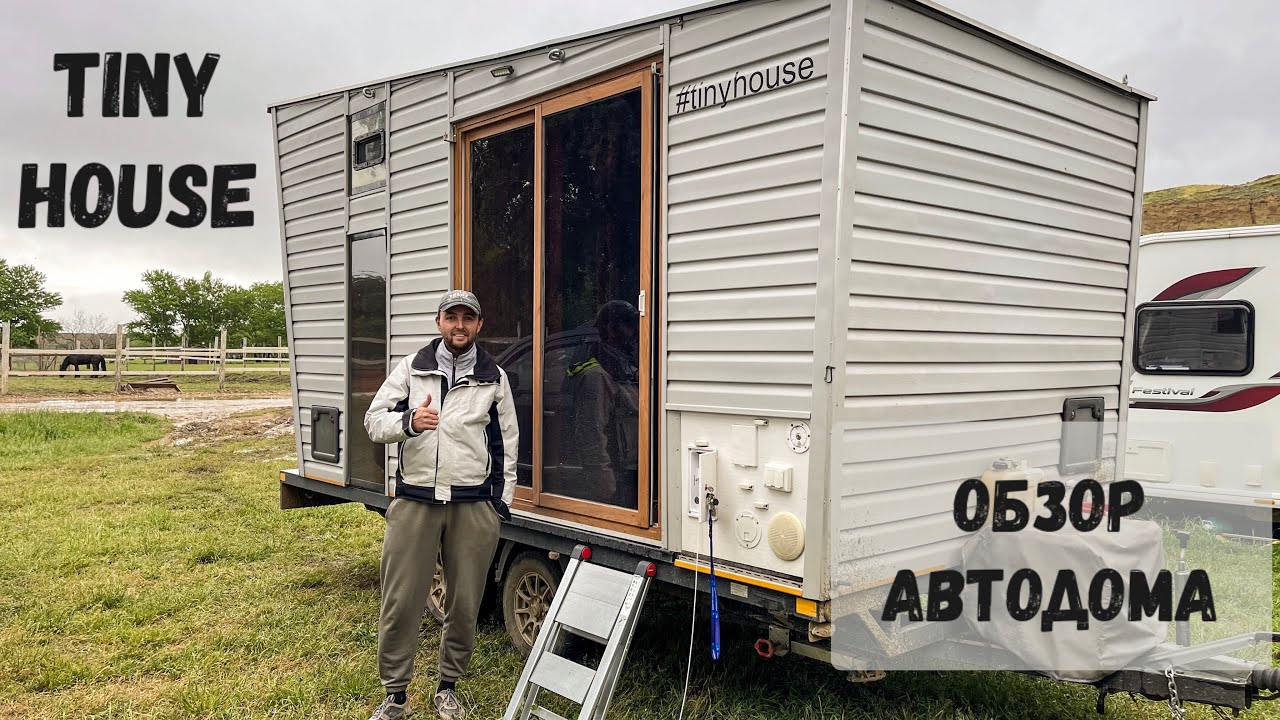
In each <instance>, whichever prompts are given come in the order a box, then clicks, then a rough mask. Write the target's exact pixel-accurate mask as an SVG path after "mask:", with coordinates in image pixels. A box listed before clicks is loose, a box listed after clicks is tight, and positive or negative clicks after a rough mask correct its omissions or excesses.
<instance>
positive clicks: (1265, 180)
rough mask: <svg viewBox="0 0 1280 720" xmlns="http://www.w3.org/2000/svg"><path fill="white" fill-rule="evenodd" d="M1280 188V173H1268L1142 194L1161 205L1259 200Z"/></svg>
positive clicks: (1153, 202) (1149, 202)
mask: <svg viewBox="0 0 1280 720" xmlns="http://www.w3.org/2000/svg"><path fill="white" fill-rule="evenodd" d="M1277 190H1280V175H1266V176H1264V177H1260V178H1258V179H1257V180H1252V181H1250V182H1247V183H1241V184H1239V185H1180V186H1178V187H1172V188H1165V189H1163V190H1152V191H1151V192H1148V193H1145V194H1143V196H1142V199H1143V202H1145V203H1148V204H1152V205H1159V204H1163V203H1180V202H1188V201H1205V200H1258V199H1262V198H1266V197H1270V196H1274V195H1275V194H1276V192H1277Z"/></svg>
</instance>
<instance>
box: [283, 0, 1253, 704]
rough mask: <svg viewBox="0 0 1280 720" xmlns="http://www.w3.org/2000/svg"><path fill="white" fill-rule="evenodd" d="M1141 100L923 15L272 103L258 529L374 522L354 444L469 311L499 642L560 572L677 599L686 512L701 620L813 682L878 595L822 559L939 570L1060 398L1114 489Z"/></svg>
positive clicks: (514, 61) (1043, 441) (677, 38)
mask: <svg viewBox="0 0 1280 720" xmlns="http://www.w3.org/2000/svg"><path fill="white" fill-rule="evenodd" d="M1150 99H1151V97H1150V96H1148V95H1145V94H1143V93H1141V92H1139V91H1137V90H1134V89H1133V88H1130V87H1129V86H1127V85H1125V84H1122V83H1118V82H1115V81H1113V80H1109V79H1106V78H1103V77H1101V76H1099V75H1097V74H1095V73H1092V72H1090V71H1088V70H1085V69H1083V68H1080V67H1078V66H1076V65H1073V64H1071V63H1069V62H1066V61H1064V60H1062V59H1060V58H1056V57H1054V56H1051V55H1049V54H1046V53H1044V52H1043V51H1040V50H1038V49H1036V48H1034V47H1031V46H1029V45H1027V44H1025V43H1022V42H1020V41H1018V40H1016V39H1014V38H1011V37H1008V36H1006V35H1003V34H1001V33H999V32H996V31H994V30H992V29H990V28H986V27H983V26H981V25H979V24H976V23H974V22H972V21H970V20H968V19H966V18H963V17H961V16H958V15H956V14H954V13H952V12H951V11H949V10H947V9H945V8H942V7H940V6H937V5H934V4H933V3H931V2H924V1H918V0H900V1H896V2H891V1H890V0H790V1H782V0H778V1H773V2H751V1H747V2H711V3H707V4H704V5H700V6H698V7H695V8H691V9H689V10H686V11H682V12H675V13H671V14H668V15H664V16H661V17H655V18H650V19H646V20H641V21H637V22H634V23H629V24H627V25H625V26H619V27H614V28H609V29H606V30H601V31H599V32H594V33H588V34H583V35H579V36H575V37H570V38H564V39H561V40H557V41H554V42H550V43H547V44H544V45H539V46H535V47H529V48H524V49H521V50H516V51H512V52H510V53H504V54H501V55H498V56H493V57H487V58H482V59H478V60H474V61H470V62H465V63H458V64H453V65H448V66H444V67H439V68H434V69H430V70H424V71H420V72H414V73H409V74H406V75H402V76H396V77H392V78H387V79H383V80H378V81H374V82H369V83H366V84H362V85H358V86H352V87H348V88H342V89H338V90H334V91H332V92H325V93H318V94H315V95H310V96H306V97H302V98H298V99H295V100H289V101H286V102H281V103H279V104H277V105H275V106H273V107H272V108H271V109H270V113H271V119H272V125H273V128H274V133H275V144H276V149H277V163H278V176H279V183H280V212H281V218H280V221H281V226H282V242H283V261H284V272H285V291H286V294H287V305H286V306H287V310H288V325H289V341H290V347H292V348H293V351H294V358H293V367H292V372H293V393H294V396H293V400H294V407H295V411H296V419H297V423H298V434H297V437H298V444H297V453H298V466H297V468H296V469H293V470H290V471H287V472H284V473H282V475H281V480H282V483H281V501H282V506H284V507H301V506H305V505H313V504H322V503H330V502H343V501H354V502H361V503H365V504H366V505H368V506H370V507H385V505H386V504H387V503H388V501H389V497H388V496H389V494H390V492H392V491H393V489H394V483H392V482H391V479H393V477H394V474H395V469H396V457H395V448H394V447H390V448H384V447H383V446H380V445H374V444H372V443H371V442H370V441H369V439H368V438H367V437H366V435H365V433H364V432H363V428H362V417H363V415H364V413H365V410H366V408H367V407H368V404H369V401H370V399H371V397H372V395H373V393H374V392H375V391H376V390H377V388H378V386H379V384H380V383H381V381H382V379H383V376H384V374H385V373H386V372H387V369H388V368H389V367H390V365H391V363H394V362H396V361H397V360H398V359H399V358H401V357H403V356H404V355H406V354H409V353H414V352H416V351H417V350H418V349H419V348H420V347H422V346H423V345H424V344H426V343H427V342H429V341H430V340H431V339H432V337H433V336H434V333H435V325H434V315H435V310H436V304H437V302H438V300H439V298H440V297H441V295H442V294H443V293H444V292H445V291H446V290H448V289H449V288H451V287H465V288H470V289H473V290H474V291H475V292H476V293H477V294H478V295H479V297H480V299H481V302H482V304H483V305H484V309H485V318H484V319H485V325H484V329H483V332H482V333H481V337H480V342H481V343H482V345H483V346H484V347H485V348H486V349H487V350H489V351H490V352H491V353H492V354H493V355H494V356H495V357H497V358H498V361H499V363H500V364H501V365H502V366H503V367H504V368H505V369H506V371H507V372H508V375H509V376H510V377H511V379H512V384H513V385H514V386H515V387H516V393H517V397H516V404H517V410H518V413H519V416H520V434H521V441H520V448H519V482H520V485H519V489H518V492H517V499H516V503H515V506H514V508H513V510H514V514H515V516H514V518H513V520H512V521H511V522H509V523H505V524H504V527H503V538H504V543H503V544H502V546H501V549H500V550H499V553H498V557H497V558H496V561H495V568H494V574H495V575H494V577H495V580H496V581H498V582H500V583H502V584H503V586H504V591H503V592H504V611H505V612H506V617H507V621H508V628H509V629H510V630H511V631H512V635H513V639H514V640H515V641H516V643H517V645H521V644H523V645H524V646H525V647H526V648H527V646H528V645H529V644H530V643H531V642H532V637H531V636H529V635H528V633H527V632H526V633H524V635H522V634H521V633H522V631H521V630H520V628H519V627H513V626H517V625H520V622H519V621H520V620H521V619H524V620H527V619H529V618H530V617H533V618H534V619H535V620H540V617H538V616H537V615H536V608H530V607H516V606H513V605H512V603H513V602H516V600H512V598H513V597H515V596H517V595H519V594H520V593H515V592H513V588H519V587H524V590H526V591H528V590H531V589H537V588H543V591H545V589H546V587H548V586H554V581H555V579H554V573H555V571H556V568H555V565H554V563H548V558H549V557H550V558H551V559H552V560H554V559H556V558H559V559H561V561H563V560H564V558H567V556H568V554H569V553H570V551H571V549H572V548H573V546H574V544H575V543H580V542H583V543H588V544H590V545H592V547H593V550H594V554H593V561H597V562H602V563H605V564H611V565H613V566H614V567H617V568H619V569H629V568H631V567H634V564H635V561H636V559H637V558H650V559H652V560H655V561H657V562H658V565H659V569H658V574H657V579H658V580H660V581H664V582H667V583H675V584H681V585H684V586H686V587H689V586H691V585H692V584H693V582H694V581H695V578H696V577H697V574H698V573H702V574H705V573H706V572H707V569H708V568H707V562H706V557H705V555H706V544H707V534H708V532H709V530H708V527H707V522H706V520H705V517H706V516H705V513H704V507H705V501H706V498H707V493H709V492H711V493H714V497H715V500H716V501H717V502H718V506H717V508H716V509H717V512H716V513H715V515H714V517H715V518H716V521H715V522H714V523H713V524H712V525H711V528H710V532H713V533H714V534H715V535H714V538H715V548H716V569H717V576H718V577H720V578H721V582H720V583H719V590H720V592H721V593H722V594H723V596H724V600H725V602H726V603H737V604H738V605H739V606H740V607H743V608H754V609H755V610H756V611H758V612H759V615H760V616H762V617H765V618H767V619H766V620H765V622H766V623H767V625H768V626H769V629H768V638H767V639H768V640H770V641H772V643H773V645H774V646H775V647H776V648H777V649H778V651H779V652H785V651H788V650H790V651H792V652H797V653H799V654H805V655H812V656H816V657H829V656H830V649H829V645H828V643H827V640H826V639H827V638H829V637H830V634H831V620H832V617H831V605H830V602H831V600H832V598H833V597H834V596H836V595H847V594H850V593H856V592H858V591H860V590H865V589H866V588H874V587H876V586H877V585H878V584H881V580H882V579H881V578H866V577H864V578H853V582H847V580H848V577H847V576H848V575H849V574H850V573H849V572H848V568H846V567H843V566H842V563H844V562H845V560H844V559H843V558H845V557H846V555H847V554H848V548H849V547H854V546H856V547H857V548H858V549H859V552H860V553H862V554H863V557H873V558H879V559H881V560H883V563H884V564H885V565H886V566H891V565H897V566H900V567H910V568H914V569H916V570H917V571H919V572H925V571H927V570H928V569H929V568H934V567H948V566H953V565H955V564H957V563H958V559H959V551H960V548H961V546H962V544H963V542H964V540H965V537H964V534H963V533H961V532H960V531H959V530H958V529H957V528H956V526H955V524H954V522H953V521H952V518H951V498H952V495H953V493H954V490H955V487H956V485H957V483H958V482H959V481H961V480H962V479H964V478H969V477H976V476H978V475H981V474H982V473H983V472H984V470H987V469H988V468H990V467H991V464H992V462H993V460H995V459H997V458H1001V457H1010V458H1015V459H1018V460H1025V461H1027V463H1028V464H1029V465H1030V466H1031V467H1034V468H1044V469H1045V471H1046V473H1047V476H1048V477H1051V478H1056V477H1059V473H1058V467H1059V464H1060V462H1063V460H1064V459H1063V454H1064V453H1063V450H1064V448H1063V447H1062V443H1061V441H1060V440H1061V438H1063V437H1064V431H1063V426H1064V421H1063V417H1064V404H1066V403H1068V401H1073V400H1077V399H1081V398H1084V399H1086V400H1087V402H1088V403H1090V404H1091V408H1092V410H1093V412H1094V413H1096V414H1097V415H1098V416H1100V417H1101V419H1102V422H1101V423H1099V425H1100V426H1101V427H1103V431H1104V433H1105V435H1106V438H1105V440H1106V442H1105V443H1100V446H1101V447H1105V448H1106V450H1104V451H1101V452H1095V453H1094V456H1093V457H1092V458H1091V459H1092V460H1093V462H1092V463H1091V464H1089V466H1088V469H1089V470H1090V471H1094V470H1097V471H1100V472H1102V473H1103V474H1104V475H1106V474H1109V473H1115V472H1116V471H1117V470H1118V468H1115V467H1114V466H1113V465H1112V463H1113V462H1114V461H1118V460H1123V458H1122V457H1121V458H1115V457H1114V456H1115V451H1114V448H1115V447H1117V444H1118V443H1119V447H1123V444H1122V442H1123V438H1118V437H1116V432H1117V427H1118V426H1119V425H1118V422H1119V421H1121V420H1123V419H1124V416H1125V414H1126V413H1127V411H1128V410H1127V406H1126V404H1125V403H1122V402H1121V397H1122V388H1123V386H1124V384H1125V382H1126V381H1127V378H1128V377H1129V374H1130V373H1129V358H1130V356H1131V352H1130V348H1129V344H1130V341H1131V337H1132V335H1131V332H1130V328H1132V322H1131V320H1132V316H1133V309H1134V303H1133V283H1134V280H1135V278H1134V273H1133V272H1132V267H1133V261H1134V255H1135V253H1136V251H1137V238H1138V230H1139V225H1140V213H1141V198H1142V193H1141V188H1142V167H1143V153H1144V141H1145V134H1146V118H1147V106H1148V101H1149V100H1150ZM1070 464H1071V463H1064V465H1063V466H1064V467H1067V466H1069V465H1070ZM1081 474H1083V471H1081ZM1076 476H1079V475H1076ZM1076 476H1071V475H1069V476H1067V479H1071V477H1076ZM1112 476H1114V475H1112ZM891 577H892V574H890V579H891ZM521 583H531V584H529V585H528V586H521ZM880 590H881V592H883V587H881V588H880ZM526 594H527V593H526ZM525 627H526V628H527V627H529V626H528V625H527V624H526V625H525ZM901 647H905V646H899V649H901ZM885 651H886V652H889V651H891V650H890V649H889V648H886V649H885ZM1153 687H1154V686H1153ZM1233 687H1235V689H1236V690H1238V691H1239V692H1238V693H1237V694H1238V695H1239V697H1240V698H1242V699H1240V700H1239V701H1238V702H1239V703H1244V702H1246V700H1244V699H1243V698H1245V697H1246V694H1245V690H1244V689H1241V688H1243V687H1244V686H1243V685H1241V684H1239V683H1237V685H1236V686H1233ZM1143 691H1144V692H1145V690H1143ZM1153 692H1155V691H1153ZM1232 697H1235V696H1232Z"/></svg>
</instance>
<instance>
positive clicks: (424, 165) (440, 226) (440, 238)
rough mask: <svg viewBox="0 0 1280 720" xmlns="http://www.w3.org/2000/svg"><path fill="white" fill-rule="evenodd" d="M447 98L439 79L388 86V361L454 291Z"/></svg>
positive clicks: (419, 334) (429, 333) (422, 331)
mask: <svg viewBox="0 0 1280 720" xmlns="http://www.w3.org/2000/svg"><path fill="white" fill-rule="evenodd" d="M487 74H488V73H486V75H487ZM448 93H449V85H448V78H447V77H444V76H434V77H424V78H420V79H417V80H412V81H408V82H403V83H398V84H395V85H393V86H392V88H391V102H390V116H389V118H388V133H389V137H390V141H389V151H390V162H391V166H390V167H391V178H390V182H389V187H390V189H391V238H390V242H391V245H390V249H391V291H390V297H391V325H390V327H389V328H388V333H389V335H390V343H391V347H390V351H391V362H392V363H395V362H397V361H398V360H399V359H400V358H401V357H403V356H405V355H408V354H410V353H414V352H417V350H418V349H419V348H420V347H422V346H423V345H424V344H426V343H427V342H428V341H429V340H430V339H431V338H432V337H434V336H435V334H436V326H435V320H434V318H435V309H436V305H437V304H438V303H439V302H440V297H441V296H442V295H444V293H445V292H446V291H447V290H448V289H449V287H450V285H451V282H450V267H451V263H452V260H451V258H450V237H451V234H450V221H451V218H450V214H451V212H452V210H451V206H452V204H451V201H450V200H451V199H450V187H451V185H450V182H449V176H450V165H449V144H448V143H447V142H445V139H444V138H445V136H446V135H447V134H448V132H449V94H448ZM389 467H391V468H394V465H390V466H389Z"/></svg>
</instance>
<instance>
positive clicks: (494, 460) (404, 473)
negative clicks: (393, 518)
mask: <svg viewBox="0 0 1280 720" xmlns="http://www.w3.org/2000/svg"><path fill="white" fill-rule="evenodd" d="M440 342H441V340H440V339H439V338H437V339H436V340H434V341H432V342H431V344H429V345H427V346H426V347H424V348H422V349H421V350H419V351H418V353H417V354H416V355H412V356H406V357H405V358H404V359H403V360H401V361H400V362H399V363H398V364H397V365H396V366H395V368H394V369H393V370H392V371H391V374H390V375H388V376H387V379H386V380H385V381H384V382H383V383H382V387H381V388H379V389H378V394H377V395H376V396H375V397H374V399H373V403H372V404H371V405H370V406H369V411H368V412H367V413H365V416H364V427H365V430H366V431H367V432H368V433H369V437H370V438H371V439H372V440H373V441H374V442H380V443H399V444H400V448H399V451H400V452H399V467H398V468H397V469H396V487H395V495H396V496H397V497H409V498H413V499H416V500H423V501H426V502H476V501H480V500H487V501H489V502H491V503H492V504H493V506H494V509H495V510H497V511H498V514H499V515H502V517H504V518H508V517H510V513H509V511H508V508H509V507H510V505H511V501H512V499H513V497H514V496H515V492H516V455H517V453H518V452H519V449H520V436H519V428H518V426H517V424H516V407H515V402H514V401H513V400H512V397H511V386H510V384H509V383H508V382H507V374H506V373H505V372H504V371H503V370H502V368H500V367H498V365H497V363H495V362H494V361H493V358H492V357H491V356H490V355H489V353H487V352H485V351H484V350H483V349H481V348H479V347H477V348H476V362H475V367H474V368H473V369H472V370H471V371H470V372H469V373H467V375H466V376H465V377H463V378H459V379H458V380H457V382H456V384H454V385H453V386H452V387H449V385H448V382H447V378H446V377H445V374H444V372H443V371H441V370H440V368H439V363H438V361H437V360H436V350H437V349H438V347H439V344H440ZM446 388H447V389H446ZM427 395H430V396H431V404H430V405H429V406H428V407H431V408H433V409H435V410H436V411H438V412H439V413H440V424H439V427H437V428H436V429H435V430H427V431H425V432H423V433H421V434H418V435H415V434H414V433H413V431H412V429H411V427H410V422H411V420H412V417H413V411H414V409H416V408H417V407H418V406H419V405H421V404H422V402H423V401H424V400H426V399H427Z"/></svg>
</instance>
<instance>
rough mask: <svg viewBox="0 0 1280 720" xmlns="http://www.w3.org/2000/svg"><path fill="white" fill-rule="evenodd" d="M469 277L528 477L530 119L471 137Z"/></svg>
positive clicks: (522, 474) (528, 480) (484, 343)
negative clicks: (509, 393)
mask: <svg viewBox="0 0 1280 720" xmlns="http://www.w3.org/2000/svg"><path fill="white" fill-rule="evenodd" d="M469 152H470V153H471V263H472V265H471V267H472V271H471V280H472V288H473V289H474V290H475V293H476V296H477V297H479V298H480V306H481V307H482V308H483V309H484V329H483V330H482V332H481V334H480V337H479V338H478V339H477V340H476V342H477V343H479V345H480V346H481V347H483V348H484V349H485V350H486V351H488V352H489V354H491V355H493V357H494V358H495V359H496V360H497V362H498V365H500V366H501V367H502V369H503V370H506V371H507V372H508V377H510V379H511V381H512V384H513V385H514V386H515V398H514V399H515V404H516V416H517V419H518V421H519V424H520V451H519V454H518V456H517V458H516V462H517V479H518V481H519V483H520V484H521V485H525V486H531V485H532V484H533V201H534V198H533V126H532V125H526V126H524V127H520V128H516V129H514V130H508V131H507V132H503V133H498V134H496V135H490V136H489V137H486V138H481V139H479V140H473V141H472V142H471V143H470V149H469Z"/></svg>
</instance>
